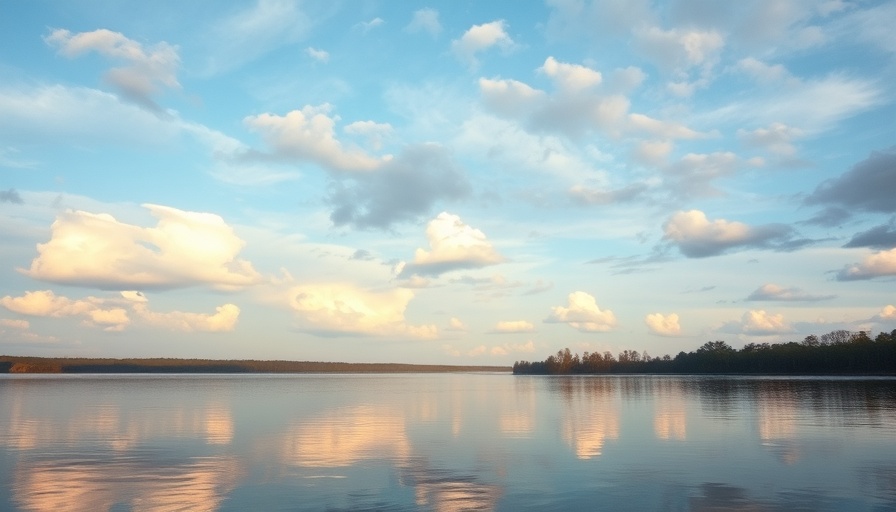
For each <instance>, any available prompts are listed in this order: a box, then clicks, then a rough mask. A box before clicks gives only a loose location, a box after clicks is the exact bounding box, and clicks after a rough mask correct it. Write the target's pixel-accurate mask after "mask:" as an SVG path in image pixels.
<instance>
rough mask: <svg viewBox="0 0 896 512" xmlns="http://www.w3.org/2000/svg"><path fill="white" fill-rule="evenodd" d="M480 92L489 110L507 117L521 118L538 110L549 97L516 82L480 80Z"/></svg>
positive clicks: (542, 92)
mask: <svg viewBox="0 0 896 512" xmlns="http://www.w3.org/2000/svg"><path fill="white" fill-rule="evenodd" d="M479 92H480V94H481V95H482V101H483V103H484V104H485V106H486V107H487V108H489V109H490V110H492V111H494V112H495V113H497V114H500V115H502V116H505V117H519V116H522V115H524V114H528V113H531V112H532V111H534V110H535V109H536V108H538V107H539V106H540V105H541V104H542V102H543V101H544V100H545V98H546V97H547V95H546V94H545V92H544V91H540V90H538V89H534V88H532V87H530V86H529V85H528V84H525V83H523V82H519V81H516V80H506V79H488V78H480V79H479Z"/></svg>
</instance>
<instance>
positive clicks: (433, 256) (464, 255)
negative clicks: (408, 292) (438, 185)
mask: <svg viewBox="0 0 896 512" xmlns="http://www.w3.org/2000/svg"><path fill="white" fill-rule="evenodd" d="M426 238H427V240H428V241H429V247H430V250H429V251H427V250H426V249H417V250H416V251H415V252H414V260H413V261H412V262H411V263H408V264H405V265H403V266H402V268H401V269H400V271H399V275H400V276H411V275H414V274H421V275H430V276H436V275H439V274H443V273H445V272H449V271H451V270H458V269H469V268H480V267H485V266H489V265H496V264H498V263H501V262H503V261H504V257H503V256H501V255H500V254H499V253H498V251H496V250H495V248H494V247H492V244H491V242H489V241H488V239H487V238H486V236H485V234H484V233H483V232H482V231H480V230H478V229H476V228H473V227H471V226H469V225H467V224H465V223H464V222H463V221H461V219H460V217H458V216H457V215H452V214H450V213H447V212H442V213H440V214H439V215H438V216H437V217H436V218H435V219H433V220H431V221H430V222H429V224H427V226H426Z"/></svg>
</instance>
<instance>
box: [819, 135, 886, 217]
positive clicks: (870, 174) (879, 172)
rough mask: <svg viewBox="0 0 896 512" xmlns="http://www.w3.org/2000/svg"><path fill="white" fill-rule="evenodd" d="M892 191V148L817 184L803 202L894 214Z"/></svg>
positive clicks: (876, 152) (872, 154) (872, 155)
mask: <svg viewBox="0 0 896 512" xmlns="http://www.w3.org/2000/svg"><path fill="white" fill-rule="evenodd" d="M893 190H896V146H894V147H891V148H888V149H885V150H883V151H875V152H873V153H871V155H870V156H869V157H868V158H866V159H865V160H862V161H861V162H859V163H857V164H855V165H854V166H853V167H852V169H850V170H849V171H847V172H845V173H843V174H842V175H840V176H839V177H837V178H834V179H830V180H827V181H825V182H823V183H821V184H820V185H818V187H816V188H815V191H814V192H813V193H812V194H810V195H809V197H807V198H806V203H807V204H810V205H825V206H832V205H837V206H842V207H844V208H846V209H848V210H862V211H867V212H879V213H894V212H896V201H893V194H892V191H893Z"/></svg>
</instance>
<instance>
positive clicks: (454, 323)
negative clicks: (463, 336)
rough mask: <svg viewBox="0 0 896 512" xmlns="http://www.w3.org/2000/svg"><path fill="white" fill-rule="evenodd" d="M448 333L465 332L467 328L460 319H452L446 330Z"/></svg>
mask: <svg viewBox="0 0 896 512" xmlns="http://www.w3.org/2000/svg"><path fill="white" fill-rule="evenodd" d="M445 330H446V331H461V332H464V331H466V330H467V326H466V325H465V324H464V323H463V321H462V320H461V319H460V318H457V317H454V316H453V317H451V318H450V319H449V320H448V327H446V328H445Z"/></svg>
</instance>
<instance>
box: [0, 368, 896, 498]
mask: <svg viewBox="0 0 896 512" xmlns="http://www.w3.org/2000/svg"><path fill="white" fill-rule="evenodd" d="M0 486H2V492H0V509H4V510H68V511H101V510H114V511H127V510H135V511H174V510H191V511H216V510H222V511H223V510H434V511H460V510H507V511H518V510H669V511H708V510H737V511H777V510H782V511H783V510H822V511H825V510H850V511H864V510H867V511H883V510H896V380H894V379H850V378H825V379H812V378H729V377H675V376H671V377H669V376H663V377H650V376H606V377H605V376H588V377H538V376H511V375H508V374H437V375H433V374H401V375H248V376H247V375H232V376H231V375H226V376H221V375H152V376H138V375H105V376H98V375H79V376H65V375H63V376H12V375H8V376H2V377H0Z"/></svg>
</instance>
